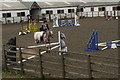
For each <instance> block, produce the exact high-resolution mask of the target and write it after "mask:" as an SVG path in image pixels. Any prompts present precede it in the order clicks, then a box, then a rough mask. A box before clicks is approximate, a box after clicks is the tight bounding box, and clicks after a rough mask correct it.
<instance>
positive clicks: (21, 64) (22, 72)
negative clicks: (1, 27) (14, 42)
mask: <svg viewBox="0 0 120 80" xmlns="http://www.w3.org/2000/svg"><path fill="white" fill-rule="evenodd" d="M19 59H20V68H21V75H23V74H24V69H23V62H22V52H21V47H19Z"/></svg>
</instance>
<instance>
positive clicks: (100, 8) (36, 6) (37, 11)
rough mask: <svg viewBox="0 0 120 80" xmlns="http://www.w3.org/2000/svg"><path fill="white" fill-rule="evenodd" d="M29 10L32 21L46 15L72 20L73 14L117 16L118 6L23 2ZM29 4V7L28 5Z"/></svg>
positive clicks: (119, 9) (108, 3) (113, 4)
mask: <svg viewBox="0 0 120 80" xmlns="http://www.w3.org/2000/svg"><path fill="white" fill-rule="evenodd" d="M23 4H24V5H26V6H27V7H28V8H30V14H31V18H32V19H38V20H39V19H41V15H42V14H46V17H47V19H53V16H54V14H55V15H57V16H58V18H65V17H67V18H74V17H75V16H74V15H75V14H77V15H78V16H80V17H98V16H99V17H104V16H105V15H106V14H107V15H108V16H114V17H115V16H118V15H119V13H120V12H119V11H120V6H119V4H118V2H87V3H84V2H66V1H65V2H33V3H31V2H24V3H23ZM28 4H29V5H28Z"/></svg>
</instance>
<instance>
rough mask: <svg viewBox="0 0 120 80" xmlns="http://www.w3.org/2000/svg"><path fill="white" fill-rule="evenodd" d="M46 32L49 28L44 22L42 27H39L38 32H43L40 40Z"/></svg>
mask: <svg viewBox="0 0 120 80" xmlns="http://www.w3.org/2000/svg"><path fill="white" fill-rule="evenodd" d="M48 30H50V28H49V27H48V23H47V21H44V22H43V23H42V27H40V31H43V35H42V37H41V40H43V36H44V34H45V33H46V31H48Z"/></svg>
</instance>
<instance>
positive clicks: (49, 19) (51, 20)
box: [49, 14, 52, 22]
mask: <svg viewBox="0 0 120 80" xmlns="http://www.w3.org/2000/svg"><path fill="white" fill-rule="evenodd" d="M49 20H50V22H51V21H52V19H51V14H49Z"/></svg>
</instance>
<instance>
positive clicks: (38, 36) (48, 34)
mask: <svg viewBox="0 0 120 80" xmlns="http://www.w3.org/2000/svg"><path fill="white" fill-rule="evenodd" d="M43 33H44V32H43V31H40V32H35V33H34V39H35V43H37V44H38V43H41V42H42V43H44V44H45V45H46V47H47V48H48V46H47V44H49V48H50V39H51V38H53V31H52V30H47V31H46V32H45V33H44V35H43ZM42 36H43V40H42Z"/></svg>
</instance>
